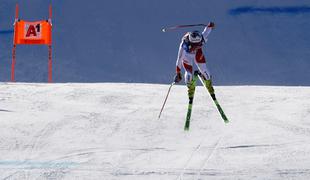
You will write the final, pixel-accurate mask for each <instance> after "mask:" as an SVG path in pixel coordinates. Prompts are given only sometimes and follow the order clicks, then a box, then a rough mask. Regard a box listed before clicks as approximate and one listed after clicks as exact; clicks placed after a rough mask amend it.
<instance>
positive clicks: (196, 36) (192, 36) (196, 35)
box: [188, 31, 202, 43]
mask: <svg viewBox="0 0 310 180" xmlns="http://www.w3.org/2000/svg"><path fill="white" fill-rule="evenodd" d="M188 39H189V42H191V43H200V42H201V41H202V35H201V33H200V32H199V31H192V32H190V33H189V36H188Z"/></svg>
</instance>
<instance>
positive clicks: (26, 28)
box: [14, 20, 52, 45]
mask: <svg viewBox="0 0 310 180" xmlns="http://www.w3.org/2000/svg"><path fill="white" fill-rule="evenodd" d="M14 44H46V45H51V44H52V25H51V23H50V22H49V21H35V22H27V21H23V20H19V21H17V22H16V23H15V27H14Z"/></svg>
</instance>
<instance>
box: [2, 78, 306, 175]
mask: <svg viewBox="0 0 310 180" xmlns="http://www.w3.org/2000/svg"><path fill="white" fill-rule="evenodd" d="M168 88H169V85H153V84H122V83H119V84H117V83H94V84H70V83H67V84H35V83H34V84H31V83H1V84H0V92H1V97H0V117H1V118H0V121H1V126H0V179H5V180H8V179H108V180H109V179H111V180H112V179H120V180H125V179H126V180H127V179H133V180H140V179H141V180H142V179H143V180H144V179H151V180H152V179H156V180H157V179H163V180H166V179H167V180H168V179H169V180H170V179H178V180H180V179H182V180H192V179H197V180H198V179H199V180H202V179H309V178H310V155H309V154H310V146H309V142H310V140H309V136H310V123H309V122H308V121H309V119H310V103H309V102H308V100H309V98H310V95H309V94H310V93H309V92H310V88H308V87H264V86H257V87H255V86H227V87H215V89H216V94H217V97H218V100H219V102H220V104H221V105H222V107H223V109H224V111H225V112H226V114H227V116H228V118H229V119H230V121H231V122H230V123H229V124H227V125H225V124H224V123H223V121H222V119H221V118H220V115H219V113H218V112H217V109H216V107H215V106H214V104H213V102H212V101H211V99H210V97H209V96H208V94H207V92H206V90H205V89H204V88H203V87H198V88H197V92H196V93H195V100H194V106H193V114H192V119H191V127H190V131H189V132H184V131H183V126H184V123H185V115H186V114H185V113H186V108H187V97H186V87H185V86H179V85H176V86H173V88H172V90H171V94H170V96H169V98H168V100H167V104H166V107H165V109H164V111H163V113H162V117H161V119H160V120H158V118H157V117H158V113H159V111H160V108H161V105H162V102H163V100H164V96H165V93H166V91H167V89H168Z"/></svg>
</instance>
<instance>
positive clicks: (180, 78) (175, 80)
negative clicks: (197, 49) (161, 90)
mask: <svg viewBox="0 0 310 180" xmlns="http://www.w3.org/2000/svg"><path fill="white" fill-rule="evenodd" d="M181 80H182V74H181V73H177V74H176V75H175V76H174V82H175V83H178V82H180V81H181Z"/></svg>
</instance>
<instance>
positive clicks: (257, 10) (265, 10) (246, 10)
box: [229, 6, 310, 15]
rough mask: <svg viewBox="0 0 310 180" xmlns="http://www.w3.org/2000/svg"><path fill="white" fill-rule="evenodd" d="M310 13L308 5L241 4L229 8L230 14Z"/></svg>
mask: <svg viewBox="0 0 310 180" xmlns="http://www.w3.org/2000/svg"><path fill="white" fill-rule="evenodd" d="M305 13H310V6H288V7H277V6H274V7H255V6H242V7H238V8H234V9H230V10H229V14H231V15H241V14H272V15H274V14H290V15H296V14H305Z"/></svg>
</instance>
